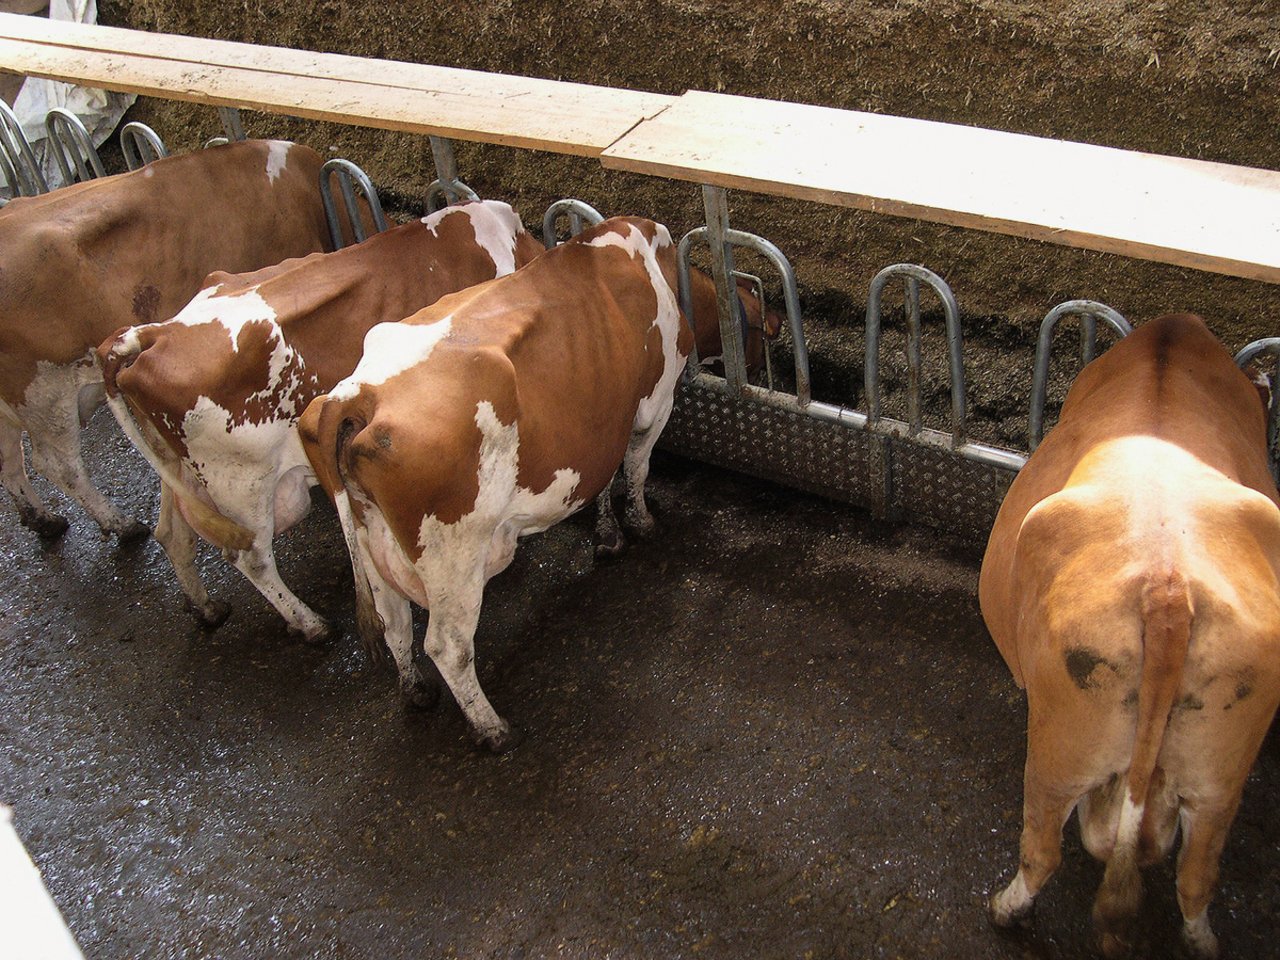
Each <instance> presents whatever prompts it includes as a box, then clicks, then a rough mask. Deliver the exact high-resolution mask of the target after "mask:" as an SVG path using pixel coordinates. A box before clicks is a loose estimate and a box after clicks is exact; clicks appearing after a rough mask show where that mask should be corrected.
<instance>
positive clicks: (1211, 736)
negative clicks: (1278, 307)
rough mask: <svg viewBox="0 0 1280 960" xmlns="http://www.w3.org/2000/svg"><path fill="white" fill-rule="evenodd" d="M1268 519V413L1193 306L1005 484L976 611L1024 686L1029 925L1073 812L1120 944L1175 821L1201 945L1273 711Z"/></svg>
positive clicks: (1187, 918)
mask: <svg viewBox="0 0 1280 960" xmlns="http://www.w3.org/2000/svg"><path fill="white" fill-rule="evenodd" d="M1278 583H1280V509H1278V508H1277V494H1276V488H1275V485H1274V484H1273V482H1272V480H1271V477H1270V474H1269V472H1268V467H1267V451H1266V440H1265V411H1264V409H1263V408H1262V405H1261V404H1260V403H1259V400H1258V395H1257V393H1256V392H1255V390H1254V388H1253V386H1252V385H1251V384H1250V383H1249V382H1248V380H1247V378H1246V377H1245V376H1243V375H1242V374H1241V373H1240V371H1239V370H1238V369H1236V366H1235V364H1234V363H1233V362H1232V360H1231V357H1230V356H1229V355H1228V354H1227V353H1226V351H1225V350H1223V348H1222V346H1221V345H1220V344H1219V343H1218V342H1217V340H1216V339H1215V338H1214V337H1213V335H1212V334H1211V333H1210V332H1209V331H1208V329H1207V328H1206V327H1205V326H1204V324H1203V322H1202V321H1200V320H1199V318H1197V317H1190V316H1173V317H1164V318H1161V319H1159V320H1156V321H1152V322H1151V323H1149V324H1147V325H1146V326H1144V327H1141V328H1139V329H1138V330H1137V331H1136V332H1134V333H1133V334H1131V335H1130V336H1128V337H1126V338H1125V339H1124V340H1123V341H1121V342H1120V343H1119V344H1117V345H1116V346H1115V347H1113V348H1112V349H1111V350H1110V351H1109V352H1108V353H1107V354H1105V355H1104V356H1103V357H1101V358H1100V359H1098V360H1096V361H1095V362H1094V363H1092V364H1090V365H1089V366H1088V367H1086V368H1085V370H1084V371H1082V373H1081V374H1080V376H1079V378H1078V379H1077V381H1076V383H1075V384H1074V385H1073V386H1072V388H1071V391H1070V393H1069V395H1068V397H1067V402H1066V404H1065V405H1064V407H1063V410H1062V416H1061V418H1060V420H1059V423H1058V426H1057V427H1056V428H1055V429H1054V430H1053V432H1052V433H1051V434H1050V435H1049V436H1048V437H1047V438H1046V440H1045V442H1044V444H1043V445H1042V446H1041V447H1040V448H1039V449H1038V450H1037V451H1036V452H1035V454H1034V455H1033V456H1032V457H1031V459H1030V461H1029V462H1028V463H1027V465H1026V467H1025V468H1024V469H1023V470H1022V472H1021V473H1020V474H1019V476H1018V478H1017V480H1016V481H1015V483H1014V484H1013V486H1012V487H1011V488H1010V491H1009V495H1008V497H1007V498H1006V499H1005V502H1004V504H1003V505H1002V507H1001V510H1000V513H999V515H998V517H997V519H996V523H995V527H994V529H993V530H992V534H991V539H990V542H989V544H988V547H987V553H986V556H985V558H984V561H983V566H982V575H981V580H980V587H979V593H980V600H981V605H982V612H983V616H984V618H985V619H986V621H987V625H988V627H989V628H990V630H991V634H992V636H993V638H994V639H995V641H996V644H997V645H998V647H999V649H1000V652H1001V654H1002V655H1003V656H1004V659H1005V661H1006V662H1007V663H1008V665H1009V668H1010V670H1011V671H1012V672H1013V675H1014V678H1015V679H1016V680H1017V682H1018V684H1019V685H1020V686H1025V687H1026V691H1027V706H1028V732H1027V760H1026V779H1025V788H1024V789H1025V796H1024V824H1023V833H1022V842H1021V866H1020V869H1019V871H1018V874H1017V876H1015V877H1014V879H1013V881H1012V882H1011V883H1010V884H1009V886H1008V887H1007V888H1006V889H1004V890H1003V891H1002V892H1001V893H999V894H998V895H996V896H995V897H994V898H993V899H992V904H991V907H992V913H993V917H994V919H995V920H996V922H997V923H1000V924H1008V923H1011V922H1014V921H1015V920H1017V919H1019V918H1020V917H1022V916H1025V915H1026V914H1027V913H1028V912H1029V911H1030V908H1031V906H1032V903H1033V901H1034V898H1035V896H1036V895H1037V893H1038V892H1039V891H1040V889H1041V887H1042V886H1043V885H1044V883H1045V882H1046V881H1047V880H1048V879H1049V877H1050V876H1051V875H1052V873H1053V871H1054V870H1055V869H1056V867H1057V865H1058V863H1059V862H1060V859H1061V850H1060V847H1061V831H1062V827H1063V825H1064V824H1065V821H1066V819H1067V818H1068V817H1069V816H1070V814H1071V811H1072V810H1073V809H1074V808H1075V807H1076V805H1077V803H1079V805H1080V823H1081V834H1082V837H1083V839H1084V842H1085V845H1086V847H1087V848H1088V849H1089V851H1090V852H1091V853H1092V854H1093V855H1094V856H1096V857H1098V858H1099V859H1102V860H1106V861H1107V864H1108V865H1107V871H1106V875H1105V878H1104V880H1103V884H1102V887H1101V889H1100V891H1099V894H1098V898H1097V901H1096V902H1095V905H1094V921H1095V924H1096V926H1097V927H1098V930H1099V933H1100V935H1101V942H1102V946H1103V948H1104V951H1105V952H1107V953H1108V954H1109V955H1117V954H1120V953H1123V952H1124V949H1125V947H1126V943H1127V933H1126V930H1127V926H1128V923H1129V922H1130V921H1131V920H1132V918H1133V917H1134V915H1135V914H1136V912H1137V909H1138V905H1139V901H1140V897H1141V879H1140V876H1139V872H1138V868H1139V866H1141V865H1144V864H1146V863H1149V862H1152V861H1154V860H1156V859H1159V858H1160V857H1162V856H1163V855H1165V854H1166V853H1167V852H1168V851H1169V849H1170V848H1171V846H1172V844H1173V841H1174V838H1175V834H1176V833H1177V830H1178V827H1179V825H1180V826H1181V831H1182V848H1181V852H1180V855H1179V860H1178V902H1179V906H1180V908H1181V911H1182V915H1183V920H1184V929H1183V932H1184V936H1185V938H1186V940H1187V942H1188V944H1189V945H1190V946H1191V948H1192V949H1193V950H1194V951H1195V952H1196V953H1197V954H1198V955H1200V956H1213V955H1214V954H1215V953H1216V950H1217V944H1216V939H1215V938H1214V935H1213V933H1212V931H1211V929H1210V926H1209V921H1208V911H1207V908H1208V904H1209V901H1210V899H1211V897H1212V894H1213V889H1214V886H1215V884H1216V880H1217V873H1218V860H1219V856H1220V854H1221V851H1222V847H1223V843H1224V841H1225V839H1226V835H1227V830H1228V828H1229V826H1230V823H1231V820H1232V819H1233V817H1234V816H1235V811H1236V808H1237V806H1238V804H1239V800H1240V794H1241V791H1242V789H1243V786H1244V782H1245V778H1246V776H1247V774H1248V772H1249V769H1250V767H1251V766H1252V764H1253V760H1254V758H1255V756H1256V755H1257V752H1258V749H1259V747H1260V745H1261V743H1262V739H1263V737H1264V735H1265V733H1266V731H1267V728H1268V725H1269V724H1270V722H1271V719H1272V717H1273V715H1274V714H1275V711H1276V706H1277V703H1278V702H1280V590H1278Z"/></svg>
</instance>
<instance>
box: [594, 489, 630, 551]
mask: <svg viewBox="0 0 1280 960" xmlns="http://www.w3.org/2000/svg"><path fill="white" fill-rule="evenodd" d="M595 539H596V559H597V560H612V559H614V558H615V557H619V556H621V555H622V552H623V551H624V550H625V549H626V547H627V543H626V539H625V538H624V537H623V536H622V528H621V527H620V526H619V525H618V515H617V514H616V513H614V511H613V480H610V481H609V483H608V484H607V485H606V486H605V488H604V489H603V490H601V491H600V495H599V496H597V497H596V537H595Z"/></svg>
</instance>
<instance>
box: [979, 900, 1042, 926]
mask: <svg viewBox="0 0 1280 960" xmlns="http://www.w3.org/2000/svg"><path fill="white" fill-rule="evenodd" d="M1035 915H1036V902H1035V901H1034V900H1031V901H1029V902H1027V903H1026V904H1023V905H1020V906H1018V907H1016V908H1014V907H1010V906H1009V905H1008V903H1007V898H1006V897H1005V896H1004V893H1003V892H1001V893H997V894H994V895H993V896H992V897H991V899H990V900H988V901H987V916H988V917H990V919H991V922H992V924H994V925H995V926H997V927H999V928H1000V929H1001V930H1025V929H1027V928H1029V927H1030V926H1031V922H1032V920H1034V919H1035Z"/></svg>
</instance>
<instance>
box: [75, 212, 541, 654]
mask: <svg viewBox="0 0 1280 960" xmlns="http://www.w3.org/2000/svg"><path fill="white" fill-rule="evenodd" d="M541 252H542V245H541V244H539V243H538V242H537V241H536V240H534V239H533V238H532V237H531V236H529V234H528V233H526V232H525V230H524V227H523V225H522V224H521V223H520V218H519V217H518V216H517V215H516V213H515V211H514V210H512V209H511V207H510V206H508V205H507V204H505V203H498V202H494V201H485V202H482V203H470V204H466V205H463V206H459V207H448V208H446V209H444V210H441V211H439V212H437V213H434V214H432V215H431V216H429V217H426V218H424V219H422V220H419V221H414V222H412V223H409V224H405V225H403V226H398V227H393V228H392V229H390V230H388V231H386V232H384V233H381V234H378V235H376V236H374V237H371V238H370V239H369V240H367V241H365V242H364V243H361V244H359V245H357V246H352V247H347V248H345V249H343V250H339V251H337V252H336V253H317V254H312V255H311V256H309V257H306V258H304V259H299V260H290V261H287V262H285V263H282V264H278V265H276V266H273V267H268V268H266V269H264V270H260V271H258V272H256V273H249V274H244V275H241V276H229V275H226V274H215V275H213V276H211V277H210V278H209V281H208V286H207V287H206V289H205V290H203V291H202V292H201V293H200V294H199V295H198V296H197V297H196V298H195V299H194V300H192V301H191V303H189V304H188V305H187V306H186V307H184V308H183V309H182V311H181V312H179V313H178V315H177V316H176V317H174V318H173V319H171V320H167V321H165V322H163V323H153V324H147V325H144V326H135V327H129V328H127V329H125V330H121V331H118V332H117V333H116V334H115V335H114V336H112V337H109V338H108V339H107V340H106V341H105V342H104V343H103V344H102V346H101V347H100V349H99V351H98V355H99V359H100V361H101V364H102V368H103V373H104V376H105V381H106V390H107V396H108V403H109V404H110V406H111V409H112V411H113V412H114V413H115V414H116V417H117V419H118V420H119V421H120V424H121V426H122V427H123V428H124V431H125V433H126V434H127V435H128V436H129V437H130V439H132V440H133V442H134V443H135V444H136V445H137V446H138V449H139V450H141V451H142V452H143V454H144V455H145V456H146V457H147V459H148V460H149V461H150V462H151V464H152V466H153V467H155V469H156V470H157V472H158V473H159V474H160V476H161V478H162V493H161V511H160V523H159V525H158V526H157V528H156V539H158V540H159V541H160V543H161V545H162V546H163V547H164V549H165V551H166V553H167V554H168V555H169V558H170V560H171V562H172V563H173V567H174V570H175V571H176V573H177V575H178V581H179V583H180V584H181V585H182V589H183V591H184V593H185V594H186V596H187V599H188V601H189V602H190V604H191V606H192V607H193V609H194V610H195V611H196V613H197V614H198V616H199V617H200V618H201V619H202V620H203V621H204V622H205V623H206V624H208V625H211V626H216V625H217V624H218V623H221V622H222V620H223V619H225V618H226V616H227V613H228V610H229V608H228V607H227V605H226V604H224V603H214V602H213V601H211V600H210V598H209V595H208V593H207V592H206V590H205V588H204V585H203V584H202V583H201V582H200V576H199V573H198V572H197V570H196V566H195V563H194V550H195V536H194V534H195V533H198V534H200V536H202V537H204V538H205V539H206V540H208V541H210V542H211V543H213V544H215V545H216V546H219V547H221V548H222V549H223V551H224V553H225V554H226V555H227V557H228V558H229V559H230V560H231V561H232V562H233V563H234V564H235V565H236V567H237V568H238V569H239V570H240V571H241V572H242V573H243V574H244V575H245V576H246V577H248V578H249V580H251V581H252V582H253V585H254V586H255V587H257V588H258V590H259V592H261V593H262V595H263V596H264V597H266V598H267V600H268V601H270V603H271V604H272V605H273V606H274V607H275V608H276V609H277V610H278V611H279V612H280V614H281V616H283V617H284V618H285V620H286V621H288V624H289V627H290V629H291V630H294V631H297V632H299V633H301V634H302V635H303V636H304V637H306V638H307V639H312V640H314V639H318V638H320V637H322V636H323V635H324V634H325V633H326V632H327V629H328V628H327V625H326V624H325V622H324V620H323V619H322V618H321V617H319V616H318V615H317V614H316V613H315V612H314V611H312V610H311V609H310V608H309V607H307V606H306V604H304V603H303V602H302V601H301V600H299V599H298V598H297V597H296V596H295V595H294V594H293V592H292V591H290V590H289V588H288V587H287V586H286V585H285V584H284V582H283V581H282V580H281V578H280V574H279V572H278V571H277V569H276V564H275V556H274V554H273V552H272V548H271V541H272V537H273V536H274V535H275V534H277V533H280V532H282V531H284V530H286V529H288V528H289V527H291V526H292V525H293V524H295V523H297V522H298V521H299V520H301V519H302V518H303V517H304V516H306V514H307V513H308V511H309V510H310V507H311V499H310V496H309V495H308V491H309V489H310V488H311V487H312V486H314V484H315V475H314V474H313V473H312V472H311V468H310V465H309V464H308V462H307V458H306V456H305V455H304V454H303V452H302V446H301V444H300V443H299V442H298V436H297V421H298V418H299V417H300V416H301V415H302V411H303V410H305V409H306V406H307V404H308V403H310V402H311V400H312V399H313V398H314V397H316V396H318V395H319V394H321V393H324V392H325V391H327V390H331V389H332V388H333V387H334V385H335V384H337V383H338V381H339V380H341V379H342V378H343V377H346V376H347V375H349V374H350V373H351V371H352V370H354V369H355V366H356V362H357V361H358V360H359V359H360V353H361V349H362V345H363V342H364V335H365V333H366V332H367V331H368V330H369V328H370V327H372V326H373V325H374V324H376V323H380V322H383V321H395V320H400V319H403V318H404V317H407V316H408V315H410V314H411V313H414V312H416V311H417V310H419V309H421V308H422V307H425V306H427V305H428V304H431V303H434V302H435V301H436V300H437V299H439V298H440V297H441V296H443V295H444V294H446V293H452V292H454V291H457V290H461V289H464V288H466V287H469V286H471V285H473V284H476V283H479V282H481V281H483V280H492V279H493V278H494V277H500V276H503V275H505V274H508V273H511V272H512V271H513V270H515V269H516V268H517V267H519V266H522V265H523V264H525V263H527V262H528V261H529V260H531V259H532V258H533V257H535V256H537V255H538V254H539V253H541ZM193 531H194V533H193Z"/></svg>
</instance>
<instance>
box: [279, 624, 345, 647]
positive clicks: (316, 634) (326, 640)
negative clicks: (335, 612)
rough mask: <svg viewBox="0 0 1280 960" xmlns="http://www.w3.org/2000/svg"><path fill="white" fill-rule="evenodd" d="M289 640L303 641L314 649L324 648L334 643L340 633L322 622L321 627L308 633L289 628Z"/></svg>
mask: <svg viewBox="0 0 1280 960" xmlns="http://www.w3.org/2000/svg"><path fill="white" fill-rule="evenodd" d="M289 638H290V639H292V640H301V641H302V642H303V643H305V644H309V645H310V646H313V647H323V646H327V645H328V644H330V643H332V642H333V641H334V640H336V639H337V638H338V631H337V630H335V629H334V628H333V627H331V626H330V625H329V624H328V623H325V622H324V621H321V622H320V626H319V627H318V628H317V629H316V630H314V631H312V632H311V633H308V632H307V631H305V630H299V629H298V628H297V627H289Z"/></svg>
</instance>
